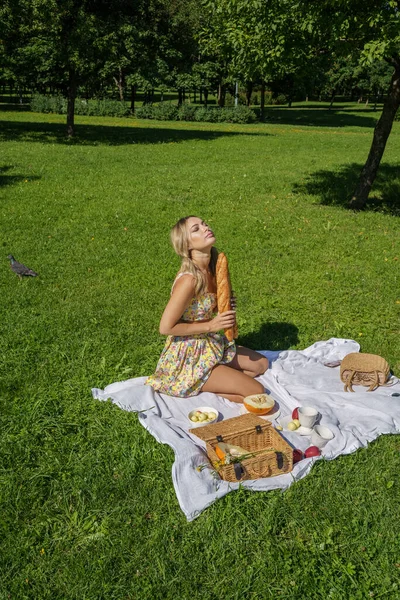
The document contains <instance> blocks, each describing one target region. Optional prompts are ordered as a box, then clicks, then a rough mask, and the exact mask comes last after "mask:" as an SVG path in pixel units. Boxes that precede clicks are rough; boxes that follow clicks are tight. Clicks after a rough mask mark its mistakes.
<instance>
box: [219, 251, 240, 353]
mask: <svg viewBox="0 0 400 600" xmlns="http://www.w3.org/2000/svg"><path fill="white" fill-rule="evenodd" d="M215 278H216V282H217V307H218V312H219V313H223V312H226V311H227V310H231V309H232V307H231V295H232V288H231V279H230V276H229V268H228V259H227V258H226V256H225V254H224V253H223V252H220V253H219V254H218V260H217V265H216V269H215ZM225 335H226V337H227V338H228V340H229V341H230V342H232V341H233V340H234V339H235V338H237V336H238V331H237V325H236V324H235V325H234V327H229V329H225Z"/></svg>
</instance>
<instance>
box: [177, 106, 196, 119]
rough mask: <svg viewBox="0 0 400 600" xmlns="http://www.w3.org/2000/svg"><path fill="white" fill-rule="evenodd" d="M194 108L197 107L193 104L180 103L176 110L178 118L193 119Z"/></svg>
mask: <svg viewBox="0 0 400 600" xmlns="http://www.w3.org/2000/svg"><path fill="white" fill-rule="evenodd" d="M196 110H198V108H197V107H196V106H193V104H182V106H181V107H180V108H179V111H178V119H179V120H180V121H194V120H195V114H196Z"/></svg>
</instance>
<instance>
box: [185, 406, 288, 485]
mask: <svg viewBox="0 0 400 600" xmlns="http://www.w3.org/2000/svg"><path fill="white" fill-rule="evenodd" d="M190 432H191V433H193V434H194V435H196V436H197V437H199V438H200V439H201V440H203V441H205V442H206V449H207V455H208V458H209V459H210V461H211V463H212V465H213V467H214V468H215V469H216V470H217V471H218V473H219V475H220V477H221V479H225V481H244V480H246V479H260V478H261V477H273V476H274V475H281V474H282V473H289V472H290V471H291V470H292V468H293V448H292V447H291V446H290V445H289V444H288V443H287V441H286V440H285V439H284V438H283V437H282V436H281V434H280V433H279V432H278V431H276V430H275V429H274V427H273V426H272V424H271V423H270V422H269V421H264V419H260V417H256V416H255V415H252V414H246V415H241V416H240V417H233V418H232V419H226V420H225V421H221V422H219V423H213V424H212V425H205V426H203V427H199V428H197V429H191V430H190ZM219 442H226V443H228V444H233V445H235V446H240V447H241V448H244V449H245V450H248V452H249V454H251V456H250V457H248V458H244V459H243V460H239V461H237V462H231V463H230V464H222V463H221V460H220V459H219V458H218V456H217V454H216V452H215V446H216V445H217V444H218V443H219Z"/></svg>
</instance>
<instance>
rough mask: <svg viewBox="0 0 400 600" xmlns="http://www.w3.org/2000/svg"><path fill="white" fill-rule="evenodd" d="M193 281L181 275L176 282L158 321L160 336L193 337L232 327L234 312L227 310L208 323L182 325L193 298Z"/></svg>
mask: <svg viewBox="0 0 400 600" xmlns="http://www.w3.org/2000/svg"><path fill="white" fill-rule="evenodd" d="M194 287H195V281H194V277H192V275H183V276H182V277H180V278H179V279H178V281H177V282H176V284H175V286H174V288H173V291H172V295H171V298H170V300H169V302H168V304H167V306H166V307H165V310H164V312H163V315H162V317H161V321H160V333H161V335H195V334H197V333H211V332H217V331H220V330H221V329H226V328H228V327H232V326H233V325H234V323H235V311H233V310H228V311H227V312H225V313H222V314H219V315H217V316H216V317H214V319H210V320H209V321H198V322H195V323H182V322H181V318H182V315H183V313H184V312H185V310H186V309H187V307H188V306H189V304H190V302H191V300H192V298H193V296H194Z"/></svg>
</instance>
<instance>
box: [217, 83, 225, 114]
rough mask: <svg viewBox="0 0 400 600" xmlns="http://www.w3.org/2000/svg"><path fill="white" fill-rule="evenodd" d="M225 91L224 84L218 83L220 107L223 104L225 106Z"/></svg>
mask: <svg viewBox="0 0 400 600" xmlns="http://www.w3.org/2000/svg"><path fill="white" fill-rule="evenodd" d="M225 93H226V86H225V84H223V83H221V82H220V83H219V84H218V106H220V107H221V108H222V107H223V106H225Z"/></svg>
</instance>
